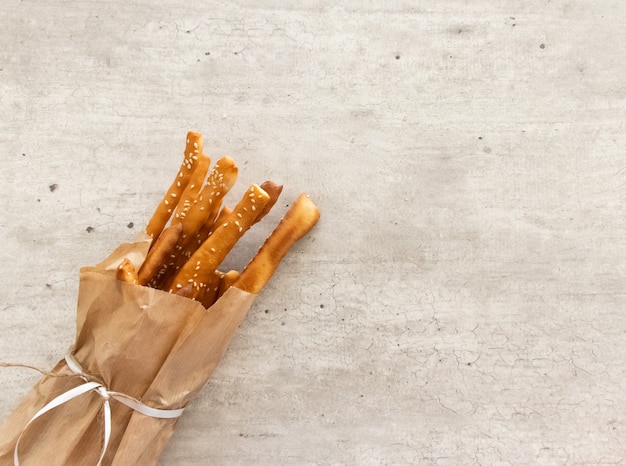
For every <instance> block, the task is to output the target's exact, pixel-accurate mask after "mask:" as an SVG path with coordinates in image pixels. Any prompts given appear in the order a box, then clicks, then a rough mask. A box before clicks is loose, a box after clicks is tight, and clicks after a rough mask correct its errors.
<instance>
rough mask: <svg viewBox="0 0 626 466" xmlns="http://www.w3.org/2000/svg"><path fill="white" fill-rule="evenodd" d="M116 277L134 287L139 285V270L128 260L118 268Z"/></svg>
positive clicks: (125, 259)
mask: <svg viewBox="0 0 626 466" xmlns="http://www.w3.org/2000/svg"><path fill="white" fill-rule="evenodd" d="M115 277H116V278H117V279H118V280H119V281H121V282H125V283H132V284H134V285H137V283H138V279H137V270H136V269H135V266H134V265H133V263H132V262H131V261H130V260H129V259H128V258H124V260H123V261H122V263H121V264H120V265H118V266H117V270H116V272H115Z"/></svg>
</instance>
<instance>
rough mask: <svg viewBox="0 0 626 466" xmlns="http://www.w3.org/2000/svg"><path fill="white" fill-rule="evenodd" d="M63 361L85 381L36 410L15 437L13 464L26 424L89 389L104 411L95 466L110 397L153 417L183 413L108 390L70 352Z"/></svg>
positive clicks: (108, 424)
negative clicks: (98, 399) (96, 395)
mask: <svg viewBox="0 0 626 466" xmlns="http://www.w3.org/2000/svg"><path fill="white" fill-rule="evenodd" d="M65 362H66V364H67V367H69V368H70V369H71V370H72V372H74V373H75V374H76V375H78V376H80V377H81V378H82V379H83V380H84V381H85V383H84V384H81V385H79V386H77V387H74V388H72V389H70V390H68V391H67V392H65V393H62V394H61V395H59V396H57V397H56V398H54V399H53V400H51V401H50V402H48V404H46V405H45V406H44V407H43V408H41V409H40V410H39V411H37V412H36V413H35V414H34V415H33V417H32V418H31V419H30V421H28V423H27V424H26V425H25V426H24V429H22V433H21V434H20V435H19V437H18V438H17V442H15V450H14V451H13V462H14V463H15V466H19V464H20V461H19V458H18V448H19V445H20V440H21V439H22V436H23V435H24V433H25V432H26V429H28V426H30V425H31V424H32V423H33V422H34V421H35V419H37V418H39V417H41V416H43V415H44V414H46V413H47V412H48V411H50V410H52V409H54V408H56V407H58V406H61V405H62V404H64V403H67V402H68V401H70V400H73V399H74V398H76V397H78V396H80V395H84V394H85V393H88V392H90V391H95V392H96V393H98V394H99V395H100V396H101V397H102V399H103V400H104V401H103V406H102V408H103V411H104V425H103V433H104V441H103V443H102V451H101V452H100V458H99V459H98V463H97V466H100V465H101V464H102V460H103V459H104V455H105V453H106V451H107V447H108V446H109V440H110V439H111V404H110V402H109V400H110V399H111V398H113V399H115V400H117V401H119V402H120V403H122V404H124V405H126V406H128V407H129V408H131V409H133V410H135V411H137V412H138V413H141V414H143V415H144V416H150V417H155V418H160V419H173V418H177V417H179V416H180V415H181V414H183V411H184V410H185V408H180V409H157V408H152V407H150V406H147V405H145V404H143V403H141V402H140V401H138V400H136V399H135V398H133V397H131V396H128V395H125V394H123V393H119V392H115V391H112V390H109V389H108V388H107V387H105V386H104V385H102V384H101V383H100V382H94V381H92V380H90V379H89V377H88V376H87V375H86V374H85V373H84V371H83V368H82V367H81V366H80V364H78V362H77V361H76V360H75V359H74V357H73V356H72V355H71V354H68V355H67V356H65Z"/></svg>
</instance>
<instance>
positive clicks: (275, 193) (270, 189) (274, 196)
mask: <svg viewBox="0 0 626 466" xmlns="http://www.w3.org/2000/svg"><path fill="white" fill-rule="evenodd" d="M261 189H262V190H263V191H265V192H266V193H267V194H269V196H270V200H269V202H268V203H267V204H265V208H264V209H263V211H262V212H261V213H260V214H259V216H258V217H257V219H256V220H255V223H256V222H258V221H259V220H261V219H262V218H263V217H265V216H266V215H267V214H268V212H269V211H270V210H272V207H274V204H276V201H277V200H278V198H279V196H280V193H281V192H282V191H283V187H282V185H279V184H276V183H274V182H273V181H270V180H268V181H265V182H264V183H263V184H261Z"/></svg>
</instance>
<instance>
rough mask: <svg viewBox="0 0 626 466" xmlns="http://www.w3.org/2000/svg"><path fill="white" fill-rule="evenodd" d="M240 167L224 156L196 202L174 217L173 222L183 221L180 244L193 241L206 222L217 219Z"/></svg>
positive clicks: (216, 164) (202, 188)
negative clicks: (223, 200)
mask: <svg viewBox="0 0 626 466" xmlns="http://www.w3.org/2000/svg"><path fill="white" fill-rule="evenodd" d="M238 171H239V170H238V168H237V165H236V164H235V161H234V160H233V159H231V158H230V157H228V156H226V157H222V158H221V159H219V160H218V161H217V162H216V163H215V166H214V167H213V169H212V170H211V173H210V174H209V176H208V178H207V180H206V184H204V186H202V187H201V190H200V191H199V193H198V195H197V196H196V198H195V202H194V203H193V205H191V206H190V207H189V208H188V209H187V211H186V212H185V213H184V215H182V216H181V217H180V218H178V217H176V218H174V219H172V223H182V225H183V234H182V237H181V241H180V242H179V244H180V245H181V246H183V247H184V246H185V245H186V244H187V243H188V242H190V241H192V240H193V238H194V236H195V235H196V233H198V231H199V230H200V229H201V228H202V226H203V225H204V224H206V223H212V222H213V221H215V218H216V217H217V214H218V212H219V209H220V205H221V202H222V198H223V197H224V196H225V195H226V193H227V192H228V191H230V189H231V188H232V187H233V185H234V184H235V181H237V175H238Z"/></svg>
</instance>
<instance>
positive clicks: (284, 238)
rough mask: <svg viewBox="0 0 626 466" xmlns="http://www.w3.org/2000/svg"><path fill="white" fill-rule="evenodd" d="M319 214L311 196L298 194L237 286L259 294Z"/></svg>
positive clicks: (239, 279) (238, 280) (241, 276)
mask: <svg viewBox="0 0 626 466" xmlns="http://www.w3.org/2000/svg"><path fill="white" fill-rule="evenodd" d="M319 217H320V213H319V210H318V209H317V207H316V206H315V204H314V203H313V201H312V200H311V199H310V198H309V196H308V195H306V194H301V195H300V196H298V198H297V199H296V201H295V202H294V203H293V204H292V205H291V207H290V208H289V210H288V211H287V213H286V214H285V216H284V217H283V219H282V220H281V221H280V223H279V224H278V226H277V227H276V228H275V229H274V231H273V232H272V233H271V234H270V235H269V236H268V238H267V239H266V240H265V243H263V246H261V248H260V249H259V251H258V252H257V254H256V255H255V256H254V257H253V258H252V260H251V261H250V262H249V263H248V265H247V266H246V268H245V269H244V270H243V271H242V272H241V274H240V276H239V278H238V279H237V281H236V282H235V283H234V284H233V286H235V287H236V288H239V289H240V290H243V291H247V292H248V293H253V294H258V293H259V292H260V291H261V289H262V288H263V287H264V286H265V285H266V284H267V282H268V281H269V280H270V278H272V275H274V272H275V271H276V269H277V268H278V265H279V264H280V261H281V260H282V259H283V257H285V255H286V254H287V252H288V251H289V249H290V248H291V247H292V246H293V245H294V244H295V243H296V242H297V241H298V240H299V239H300V238H302V237H303V236H304V235H306V234H307V233H308V232H309V231H310V230H311V228H313V226H314V225H315V224H316V223H317V221H318V220H319Z"/></svg>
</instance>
